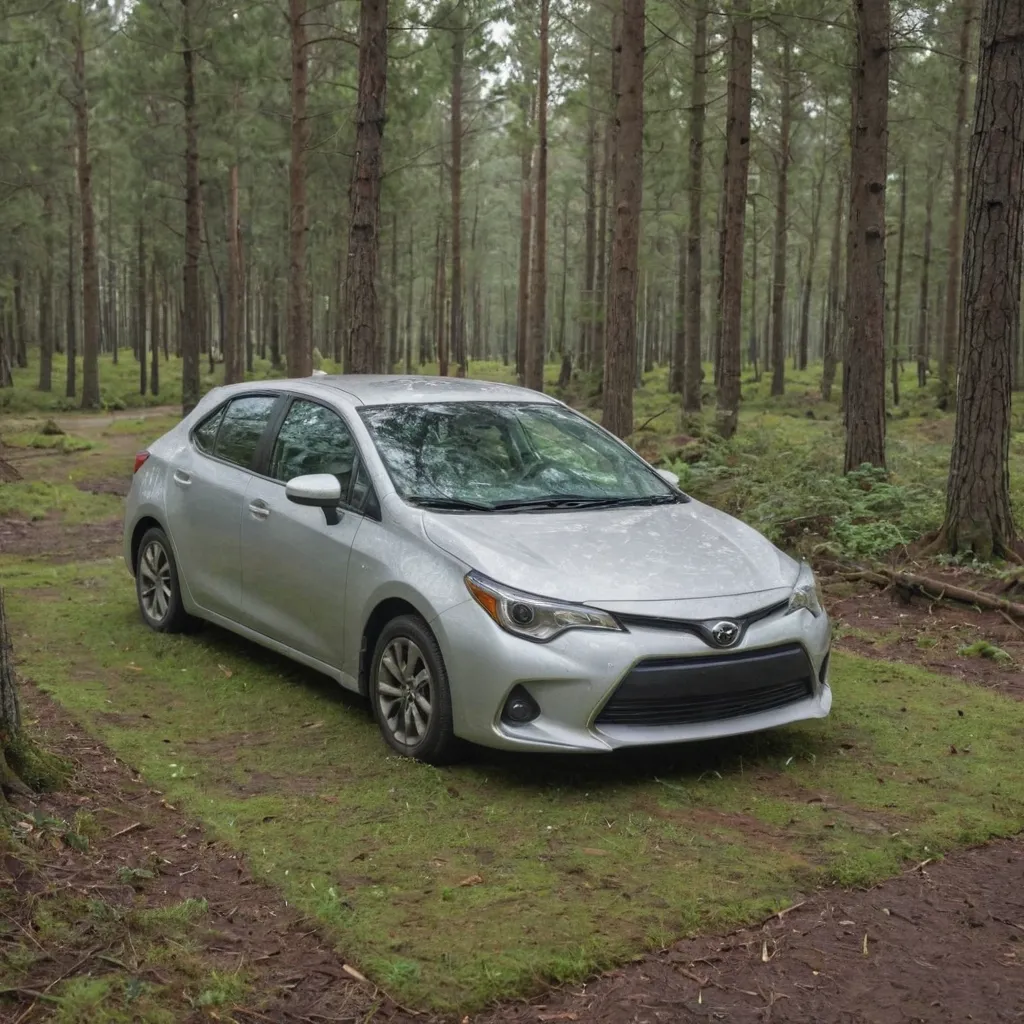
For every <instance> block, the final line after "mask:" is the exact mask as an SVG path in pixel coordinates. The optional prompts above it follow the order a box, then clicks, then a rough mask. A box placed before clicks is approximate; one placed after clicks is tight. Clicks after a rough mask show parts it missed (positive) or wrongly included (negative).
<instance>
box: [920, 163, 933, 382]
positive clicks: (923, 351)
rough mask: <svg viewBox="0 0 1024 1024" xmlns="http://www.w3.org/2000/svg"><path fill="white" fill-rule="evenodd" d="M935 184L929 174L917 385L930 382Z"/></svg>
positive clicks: (922, 259) (922, 262)
mask: <svg viewBox="0 0 1024 1024" xmlns="http://www.w3.org/2000/svg"><path fill="white" fill-rule="evenodd" d="M934 197H935V186H934V181H933V180H932V177H931V175H929V176H928V190H927V192H926V193H925V198H924V244H923V248H922V252H921V294H920V299H919V300H918V305H917V310H918V317H917V386H918V387H921V388H923V387H924V386H925V385H926V384H927V383H928V335H929V329H930V326H931V323H930V307H929V303H928V272H929V270H930V269H931V264H932V210H933V208H934Z"/></svg>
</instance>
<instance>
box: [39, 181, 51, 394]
mask: <svg viewBox="0 0 1024 1024" xmlns="http://www.w3.org/2000/svg"><path fill="white" fill-rule="evenodd" d="M43 247H44V249H43V251H44V257H43V259H44V263H43V277H42V281H41V284H40V289H39V390H40V391H49V390H50V389H51V388H52V387H53V336H54V321H53V192H52V191H51V190H50V189H46V191H45V192H44V193H43Z"/></svg>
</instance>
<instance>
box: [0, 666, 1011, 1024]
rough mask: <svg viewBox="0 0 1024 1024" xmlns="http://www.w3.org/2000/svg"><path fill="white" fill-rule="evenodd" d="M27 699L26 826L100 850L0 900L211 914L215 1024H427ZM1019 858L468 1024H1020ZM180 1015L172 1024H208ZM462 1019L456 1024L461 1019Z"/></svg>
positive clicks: (820, 903) (831, 909)
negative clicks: (99, 898) (243, 989)
mask: <svg viewBox="0 0 1024 1024" xmlns="http://www.w3.org/2000/svg"><path fill="white" fill-rule="evenodd" d="M23 696H24V700H25V705H26V710H27V712H28V717H30V718H35V719H38V728H39V729H40V730H41V731H42V734H43V738H44V739H45V740H46V741H47V742H48V743H49V744H50V745H51V746H52V747H53V749H59V750H60V751H61V752H62V754H64V756H66V757H69V758H70V759H71V760H72V761H73V762H74V763H75V765H76V767H77V771H76V776H75V780H74V784H73V786H72V788H71V789H69V790H68V791H66V792H62V793H57V794H53V795H49V796H46V797H42V798H39V800H38V801H37V802H35V803H34V804H33V805H31V807H30V806H29V805H27V804H23V809H24V810H25V812H26V813H27V812H28V811H29V810H32V809H38V810H40V811H41V812H43V813H44V814H49V815H53V816H54V817H57V818H62V819H64V820H68V821H70V820H72V819H73V818H74V816H75V814H76V813H77V812H80V811H87V812H89V813H91V814H92V815H93V816H94V818H95V820H96V822H97V824H98V826H99V830H100V832H101V834H100V835H99V836H98V837H94V838H93V839H92V840H91V843H90V847H89V850H88V852H87V853H86V854H82V853H76V852H74V851H72V850H70V849H63V850H61V851H60V852H59V853H56V854H53V855H50V857H49V862H48V864H47V866H45V867H43V868H42V869H41V870H35V869H28V868H27V867H26V866H25V865H22V864H21V863H19V862H17V861H14V860H8V861H7V862H6V863H5V864H3V863H0V885H6V884H12V885H15V886H17V887H18V889H19V891H21V892H23V893H25V895H26V896H28V894H29V893H31V892H38V891H39V890H40V888H41V887H43V886H71V887H73V888H74V890H76V891H77V892H81V893H93V892H95V891H96V890H98V889H99V890H102V891H103V892H104V895H105V897H106V898H107V899H108V900H120V901H122V902H124V903H130V902H132V901H134V905H135V906H140V905H141V906H146V907H156V906H166V905H169V904H173V903H177V902H179V901H181V900H183V899H186V898H188V897H195V898H200V897H201V898H203V899H205V900H206V901H207V902H208V904H209V913H208V914H207V915H206V917H205V918H204V921H203V927H204V934H205V935H206V936H207V938H206V939H204V947H203V949H202V951H201V952H202V954H203V956H204V958H206V959H208V961H209V962H210V964H211V965H212V966H214V967H219V968H220V969H222V970H231V969H234V968H237V967H238V965H239V964H240V963H242V964H244V965H245V967H246V970H247V972H248V976H249V978H250V979H251V983H252V988H251V995H250V996H249V997H248V998H247V1000H246V1004H245V1005H244V1006H236V1007H231V1008H228V1007H221V1008H220V1009H219V1011H218V1013H219V1018H220V1019H221V1020H234V1021H236V1022H238V1024H250V1022H259V1021H272V1022H275V1024H294V1022H295V1021H299V1022H302V1021H326V1020H330V1021H335V1022H338V1021H341V1022H348V1021H351V1022H353V1024H354V1022H356V1021H369V1020H372V1021H378V1022H388V1024H412V1022H413V1021H418V1022H420V1024H427V1022H428V1021H431V1020H433V1019H434V1018H430V1017H429V1016H428V1015H424V1014H415V1013H413V1012H411V1011H406V1010H404V1009H403V1008H400V1007H398V1006H395V1005H394V1004H393V1003H391V1002H389V1001H388V1000H387V998H386V996H384V995H383V994H381V993H379V992H377V991H376V990H375V989H374V988H373V986H372V985H370V984H368V983H363V982H361V981H359V980H358V979H357V978H355V977H352V976H351V975H350V974H349V973H348V972H347V971H346V967H345V960H344V959H343V957H342V956H340V955H339V954H338V953H337V952H335V951H334V950H332V948H331V947H330V945H329V944H328V943H326V942H325V941H324V940H322V939H321V938H320V937H319V936H318V935H317V933H316V932H315V931H314V930H313V928H312V927H311V926H310V925H309V924H308V922H305V921H303V920H302V919H301V918H300V917H299V916H298V915H297V914H296V913H295V912H294V911H292V910H291V909H290V908H288V907H287V906H286V905H285V904H284V903H283V901H282V899H281V897H280V895H279V894H278V893H276V892H275V891H274V890H273V889H271V888H269V887H268V886H266V885H264V884H263V883H262V882H260V881H259V880H258V879H255V878H254V877H253V876H252V874H251V873H250V872H249V870H248V869H247V867H246V865H245V862H244V859H243V858H241V857H240V856H238V855H237V854H235V853H234V852H232V851H231V850H230V849H228V848H227V847H225V846H224V845H223V844H220V843H217V842H214V841H212V840H211V839H210V837H209V836H208V835H206V834H205V833H204V831H203V829H202V828H201V827H200V826H199V825H197V824H195V823H194V822H190V821H189V820H188V819H187V818H186V817H185V816H184V815H183V814H182V813H181V812H180V811H178V810H176V809H174V808H172V807H170V806H168V805H167V804H166V802H165V801H164V800H163V799H162V797H161V795H160V794H159V793H157V792H156V791H154V790H151V789H149V788H148V787H147V786H146V784H145V783H144V782H143V781H142V780H141V779H140V778H139V777H137V776H136V775H134V774H133V773H132V771H131V770H130V769H129V768H128V767H127V766H126V765H125V764H124V763H123V762H120V761H118V760H117V759H116V758H115V757H114V756H113V755H112V754H111V753H110V752H109V751H108V750H106V749H105V748H104V747H103V746H101V745H99V744H97V743H96V742H95V741H94V740H93V739H92V738H90V737H89V736H88V735H87V734H85V733H84V732H83V731H82V730H81V729H80V728H78V726H77V725H75V724H73V723H72V722H71V721H70V719H69V718H68V716H67V715H66V714H65V712H63V710H61V709H60V708H59V707H58V706H57V705H55V704H54V703H53V702H51V701H50V700H49V699H48V698H46V697H44V696H42V695H40V694H39V693H38V692H37V691H36V690H35V689H34V688H33V687H31V686H25V687H24V693H23ZM136 823H138V824H137V825H136ZM124 830H127V831H124ZM118 832H120V833H121V834H120V835H117V834H116V833H118ZM1022 854H1024V842H1021V841H1020V840H1019V839H1018V840H1014V841H1006V842H998V843H993V844H991V845H989V846H987V847H981V848H978V849H974V850H969V851H966V852H963V853H959V854H956V855H954V856H951V857H950V858H948V859H947V860H945V861H943V862H941V863H926V864H924V865H920V866H919V867H917V868H915V869H913V870H910V871H908V872H907V873H906V874H904V875H903V876H902V877H900V878H897V879H894V880H892V881H890V882H887V883H884V884H883V885H880V886H878V887H876V888H874V889H871V890H867V891H844V890H837V889H826V890H822V891H820V892H818V893H816V894H813V895H812V896H810V897H809V898H808V899H807V901H806V902H805V903H802V904H800V905H798V906H797V907H796V908H794V909H793V910H792V911H790V912H786V913H783V915H782V916H781V917H774V918H772V919H770V920H769V921H768V922H766V923H765V924H764V925H763V926H761V927H759V928H752V929H743V930H739V931H737V932H734V933H731V934H728V935H724V936H721V935H720V936H713V937H704V938H698V939H692V940H687V941H683V942H680V943H678V944H676V945H675V946H673V947H672V948H670V949H668V950H664V951H661V952H659V953H656V954H652V955H650V956H647V957H645V958H643V959H642V960H641V961H639V962H637V963H634V964H631V965H629V966H627V967H624V968H621V969H619V970H615V971H611V972H609V973H607V974H605V975H603V976H601V977H599V978H597V979H595V980H592V981H590V982H588V983H587V984H585V985H577V986H571V987H566V988H562V989H555V990H553V991H551V992H549V993H548V994H546V995H545V996H543V997H541V998H539V999H536V1000H533V1001H529V1002H515V1003H511V1004H504V1005H501V1006H498V1007H495V1008H494V1009H493V1010H491V1011H489V1012H487V1013H484V1014H481V1015H479V1016H478V1017H476V1018H474V1024H541V1022H554V1021H579V1022H592V1024H656V1022H665V1021H672V1022H688V1021H708V1020H712V1021H714V1020H724V1021H732V1022H741V1024H742V1022H748V1021H749V1022H755V1021H757V1022H764V1021H776V1022H784V1021H791V1022H794V1024H795V1022H800V1024H805V1022H808V1021H815V1022H820V1024H829V1022H835V1024H855V1022H856V1024H860V1022H864V1024H868V1022H870V1024H890V1022H892V1024H896V1022H917V1021H920V1022H928V1024H933V1022H944V1021H950V1022H952V1021H958V1022H959V1021H968V1020H976V1021H992V1022H995V1021H1010V1020H1020V1019H1022V1017H1024V896H1022V895H1021V893H1024V856H1022ZM153 863H159V865H160V867H159V872H158V875H157V877H156V878H154V879H152V880H150V881H145V882H141V883H136V884H135V886H134V888H132V887H129V886H127V885H119V884H117V874H116V872H117V869H118V868H119V867H124V866H127V867H136V866H143V865H150V864H153ZM19 923H21V924H28V918H27V917H26V920H25V921H24V922H19ZM206 929H208V931H206ZM865 936H866V937H867V938H866V940H865ZM865 941H866V947H865ZM865 948H866V950H867V952H866V953H865ZM101 954H102V955H108V956H114V957H115V959H120V958H119V957H117V952H116V951H114V952H113V953H111V951H107V950H103V949H100V950H97V951H95V952H94V953H93V954H91V955H90V956H89V957H87V958H86V960H84V961H82V962H79V952H74V953H69V954H68V955H67V956H66V958H64V959H62V958H61V955H60V952H59V950H58V951H55V957H54V959H51V960H47V961H44V962H42V963H41V964H39V965H37V966H36V967H35V968H33V971H34V973H33V975H32V976H31V977H29V978H27V979H26V980H25V982H24V986H23V987H24V989H25V990H26V992H30V991H36V992H38V991H41V990H43V989H45V988H46V986H47V985H48V984H49V983H50V982H51V981H52V980H53V979H55V978H61V977H62V976H63V975H65V972H66V975H67V976H68V977H71V976H75V975H80V974H86V973H90V974H92V975H93V976H100V975H102V974H103V973H105V972H107V971H110V970H113V967H111V966H110V964H111V961H109V960H104V959H102V955H101ZM65 959H66V961H67V962H65ZM150 980H152V979H150ZM4 998H5V999H6V1000H7V1001H6V1002H4V1003H0V1019H4V1020H8V1019H10V1020H18V1019H19V1018H21V1015H22V1014H23V1013H24V1012H25V1011H26V1010H28V1009H29V1007H31V1006H33V1003H34V1000H33V998H32V997H31V996H30V995H25V994H14V995H8V996H7V997H4ZM44 1006H45V1004H38V1003H36V1004H35V1007H36V1008H35V1009H34V1010H33V1013H32V1015H31V1019H32V1020H36V1019H43V1018H44V1017H45V1013H44V1012H43V1008H44ZM183 1006H184V1007H185V1008H184V1009H183V1010H182V1015H181V1017H180V1019H181V1020H182V1021H191V1020H195V1021H199V1020H209V1019H210V1018H209V1016H205V1015H204V1014H203V1013H202V1012H201V1011H194V1012H192V1011H189V1010H188V1007H187V1004H184V1003H183ZM190 1012H192V1016H189V1015H188V1014H189V1013H190ZM5 1014H6V1016H5ZM456 1020H458V1021H460V1022H463V1024H465V1022H468V1020H469V1018H456Z"/></svg>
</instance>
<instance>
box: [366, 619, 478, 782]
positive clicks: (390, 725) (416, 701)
mask: <svg viewBox="0 0 1024 1024" xmlns="http://www.w3.org/2000/svg"><path fill="white" fill-rule="evenodd" d="M369 689H370V702H371V704H372V705H373V715H374V718H376V719H377V725H378V726H379V727H380V731H381V734H382V735H383V737H384V740H385V742H386V743H387V744H388V746H390V747H391V748H392V749H393V750H396V751H397V752H398V753H399V754H403V755H405V756H406V757H414V758H416V759H417V760H419V761H425V762H426V763H427V764H437V765H440V764H450V763H451V762H452V761H453V760H455V759H456V758H457V756H458V748H459V741H458V739H457V738H456V736H455V732H454V728H453V726H452V698H451V691H450V690H449V688H448V674H447V672H445V668H444V662H443V661H442V660H441V651H440V649H439V648H438V646H437V640H436V639H435V638H434V635H433V633H431V632H430V629H429V627H428V626H427V624H426V623H425V622H424V621H423V620H422V619H421V618H419V617H418V616H415V615H403V616H400V617H399V618H397V619H392V620H391V622H389V623H388V624H387V626H385V627H384V631H383V632H382V633H381V635H380V637H379V639H378V640H377V646H376V649H375V650H374V652H373V661H372V662H371V663H370V687H369Z"/></svg>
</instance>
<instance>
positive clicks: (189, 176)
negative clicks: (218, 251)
mask: <svg viewBox="0 0 1024 1024" xmlns="http://www.w3.org/2000/svg"><path fill="white" fill-rule="evenodd" d="M194 5H195V0H181V55H182V59H183V61H184V66H185V83H184V85H185V97H184V99H185V102H184V109H185V265H184V269H183V273H182V322H181V333H180V343H181V407H182V412H183V414H184V415H186V416H187V415H188V414H189V413H190V412H191V411H192V410H193V409H194V408H195V407H196V405H197V404H198V402H199V343H200V342H199V339H200V332H201V330H202V318H201V310H200V291H199V258H200V256H201V255H202V244H203V243H202V209H201V204H200V193H199V112H198V109H197V105H196V47H195V36H194V33H195V28H194V26H193V24H192V15H193V13H194Z"/></svg>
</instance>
